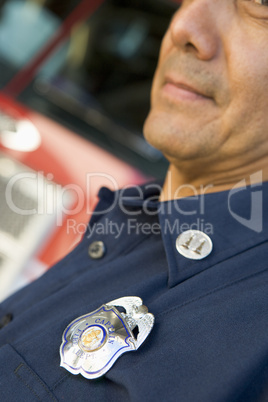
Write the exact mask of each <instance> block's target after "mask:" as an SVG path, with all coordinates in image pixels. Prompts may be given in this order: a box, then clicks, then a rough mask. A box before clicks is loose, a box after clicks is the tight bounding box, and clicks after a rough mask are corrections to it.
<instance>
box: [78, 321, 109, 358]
mask: <svg viewBox="0 0 268 402" xmlns="http://www.w3.org/2000/svg"><path fill="white" fill-rule="evenodd" d="M105 338H106V333H105V332H104V330H102V329H101V328H100V327H97V326H92V327H90V328H88V329H87V330H86V331H85V332H84V333H83V335H82V336H81V346H82V348H83V349H84V350H85V351H86V352H94V351H95V350H98V349H100V348H101V347H102V346H103V345H104V343H105Z"/></svg>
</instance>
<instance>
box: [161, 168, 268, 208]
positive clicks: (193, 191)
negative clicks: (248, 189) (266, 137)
mask: <svg viewBox="0 0 268 402" xmlns="http://www.w3.org/2000/svg"><path fill="white" fill-rule="evenodd" d="M263 181H268V169H267V168H265V169H261V168H260V166H258V164H257V165H256V166H252V168H251V169H246V170H241V171H237V172H233V173H232V174H228V172H226V174H221V175H218V176H217V175H211V176H210V175H209V174H207V175H206V176H205V177H202V176H201V175H199V176H198V175H195V176H192V177H190V175H185V174H183V173H182V171H181V170H179V169H178V168H176V167H175V166H174V165H173V164H171V165H170V166H169V169H168V172H167V175H166V178H165V182H164V185H163V188H162V192H161V194H160V201H168V200H172V199H179V198H185V197H191V196H197V195H203V194H208V193H215V192H220V191H226V190H230V189H232V188H233V187H242V186H244V185H252V184H254V183H261V182H263Z"/></svg>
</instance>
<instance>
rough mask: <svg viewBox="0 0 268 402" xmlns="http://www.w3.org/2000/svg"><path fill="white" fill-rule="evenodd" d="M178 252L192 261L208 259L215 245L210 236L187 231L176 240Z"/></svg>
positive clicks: (195, 231) (197, 231)
mask: <svg viewBox="0 0 268 402" xmlns="http://www.w3.org/2000/svg"><path fill="white" fill-rule="evenodd" d="M176 248H177V251H178V252H179V253H180V254H181V255H183V256H184V257H186V258H189V259H191V260H202V259H203V258H206V257H207V256H208V255H209V254H210V253H211V251H212V249H213V244H212V241H211V239H210V237H209V236H208V235H206V234H205V233H203V232H200V231H199V230H187V231H186V232H183V233H181V234H180V235H179V237H178V238H177V240H176Z"/></svg>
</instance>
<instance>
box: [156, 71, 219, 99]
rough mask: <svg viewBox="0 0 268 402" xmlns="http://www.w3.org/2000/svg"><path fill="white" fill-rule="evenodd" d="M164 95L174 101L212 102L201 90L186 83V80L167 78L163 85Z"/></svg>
mask: <svg viewBox="0 0 268 402" xmlns="http://www.w3.org/2000/svg"><path fill="white" fill-rule="evenodd" d="M163 93H164V95H166V96H168V97H169V98H173V100H175V101H178V102H181V101H184V102H186V101H192V102H193V101H199V102H200V101H205V100H211V97H209V96H207V95H206V94H204V93H203V92H202V91H200V90H199V89H197V88H195V87H193V86H192V85H190V84H188V83H186V82H185V81H184V80H181V79H175V78H173V77H169V76H167V77H165V81H164V85H163Z"/></svg>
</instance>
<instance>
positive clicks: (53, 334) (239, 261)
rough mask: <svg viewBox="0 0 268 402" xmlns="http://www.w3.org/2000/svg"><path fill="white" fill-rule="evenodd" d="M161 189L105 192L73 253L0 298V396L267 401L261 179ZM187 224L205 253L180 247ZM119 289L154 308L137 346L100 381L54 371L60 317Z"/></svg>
mask: <svg viewBox="0 0 268 402" xmlns="http://www.w3.org/2000/svg"><path fill="white" fill-rule="evenodd" d="M121 195H122V194H121ZM158 195H159V192H158V191H157V189H156V186H154V185H151V186H145V187H144V188H143V194H142V195H141V194H140V193H139V191H138V190H137V189H136V188H132V189H129V190H128V191H126V192H125V193H124V196H123V200H122V198H121V199H119V196H120V192H115V193H114V192H111V191H109V190H108V189H102V190H101V191H100V202H99V204H98V206H97V211H99V214H98V215H94V216H93V217H92V219H91V223H90V226H89V228H88V231H87V233H86V234H85V236H84V238H83V240H82V242H81V243H80V244H79V245H78V246H77V247H76V248H75V250H74V251H73V252H72V253H71V254H69V255H68V256H67V257H66V258H64V259H63V260H62V261H61V262H59V263H58V264H57V265H56V266H55V267H53V268H52V269H50V270H49V271H48V272H47V273H46V274H45V275H44V276H43V277H41V278H40V279H38V280H37V281H35V282H34V283H33V284H31V285H29V286H27V287H26V288H24V289H22V290H21V291H19V292H18V293H16V294H14V295H13V296H11V297H10V298H8V299H7V300H6V301H4V302H3V303H2V304H1V305H0V323H2V325H1V324H0V325H1V326H2V329H1V330H0V399H1V401H14V402H15V401H16V402H17V401H74V400H77V401H79V402H82V401H94V402H96V401H106V400H107V401H108V400H109V401H117V402H120V401H122V402H123V401H124V402H125V401H146V402H147V401H148V402H149V401H180V402H223V401H226V402H233V401H237V402H238V401H239V402H246V401H248V402H249V401H254V402H255V401H259V402H261V401H262V402H264V401H268V326H267V324H268V317H267V301H268V296H267V279H268V275H267V268H268V261H267V257H268V248H267V239H268V216H267V207H266V206H267V204H268V185H267V183H264V184H263V185H260V186H256V187H253V188H247V189H240V190H239V191H237V192H233V193H230V192H228V191H226V192H221V193H212V194H207V195H205V196H204V197H201V196H200V197H189V198H185V199H181V200H179V201H170V202H164V203H158V202H157V197H158ZM260 197H261V199H260ZM119 201H120V202H119ZM262 202H263V211H261V210H260V207H261V204H262ZM256 205H257V209H256V208H255V207H256ZM104 210H107V211H106V212H104ZM116 225H117V226H116ZM187 229H198V230H201V231H203V232H207V234H208V235H209V237H210V238H211V240H212V242H213V250H212V252H211V254H210V255H208V256H207V257H206V258H204V259H202V260H199V261H196V260H192V259H188V258H186V257H184V256H182V255H181V254H180V253H178V251H177V249H176V246H175V244H176V239H177V237H178V235H179V234H180V233H181V232H183V231H185V230H187ZM119 231H120V233H119ZM94 241H102V242H103V243H104V244H105V248H106V253H105V255H104V256H103V258H101V259H97V260H94V259H91V258H90V256H89V253H88V248H89V246H90V244H92V243H93V242H94ZM123 296H138V297H141V298H142V299H143V302H144V304H145V305H146V306H147V307H148V309H149V311H150V312H151V313H153V314H154V316H155V325H154V328H153V330H152V332H151V333H150V335H149V336H148V338H147V339H146V341H145V343H144V344H143V345H142V346H141V347H140V348H139V350H138V351H136V352H131V353H125V354H124V355H123V356H121V357H120V358H119V359H118V360H117V361H116V363H115V364H114V366H113V367H112V368H111V369H110V370H109V371H108V372H107V373H106V374H105V375H104V376H103V377H102V378H99V379H96V380H88V379H86V378H84V377H82V376H81V375H72V374H71V373H69V372H68V371H66V370H65V369H64V368H62V367H60V356H59V347H60V344H61V339H62V333H63V331H64V329H65V328H66V327H67V325H68V324H69V323H70V322H71V321H73V320H74V319H75V318H77V317H79V316H81V315H84V314H86V313H89V312H91V311H93V310H95V309H96V308H98V307H99V306H101V305H102V304H104V303H106V302H109V301H111V300H113V299H116V298H119V297H123Z"/></svg>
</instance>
